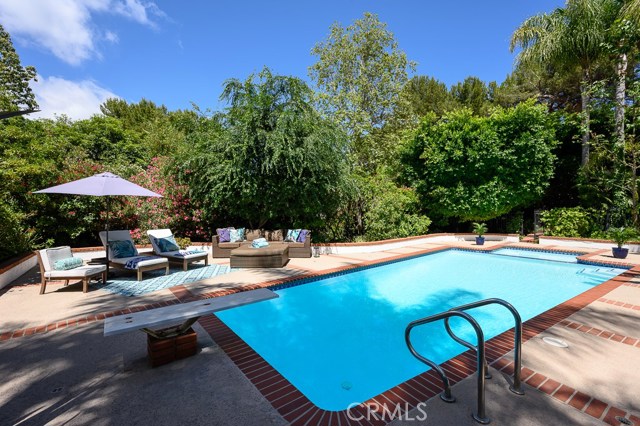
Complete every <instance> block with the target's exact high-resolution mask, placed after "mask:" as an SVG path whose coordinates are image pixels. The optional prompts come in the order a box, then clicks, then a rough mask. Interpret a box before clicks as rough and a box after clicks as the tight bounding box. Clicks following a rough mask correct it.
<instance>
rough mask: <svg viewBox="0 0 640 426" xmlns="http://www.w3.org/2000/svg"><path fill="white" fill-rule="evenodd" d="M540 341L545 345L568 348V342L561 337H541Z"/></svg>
mask: <svg viewBox="0 0 640 426" xmlns="http://www.w3.org/2000/svg"><path fill="white" fill-rule="evenodd" d="M542 341H543V342H545V343H546V344H547V345H551V346H555V347H556V348H568V347H569V344H568V343H567V342H565V341H564V340H562V339H557V338H555V337H549V336H546V337H543V338H542Z"/></svg>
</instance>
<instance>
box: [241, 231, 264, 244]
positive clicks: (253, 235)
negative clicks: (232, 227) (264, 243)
mask: <svg viewBox="0 0 640 426" xmlns="http://www.w3.org/2000/svg"><path fill="white" fill-rule="evenodd" d="M244 237H245V238H246V239H247V241H253V240H255V239H258V238H263V237H262V231H261V230H260V229H245V231H244Z"/></svg>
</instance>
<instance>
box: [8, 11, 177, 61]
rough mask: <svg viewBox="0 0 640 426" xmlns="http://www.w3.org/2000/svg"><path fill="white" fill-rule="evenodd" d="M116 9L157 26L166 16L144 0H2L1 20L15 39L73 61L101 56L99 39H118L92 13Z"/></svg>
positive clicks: (145, 23)
mask: <svg viewBox="0 0 640 426" xmlns="http://www.w3.org/2000/svg"><path fill="white" fill-rule="evenodd" d="M97 13H113V14H117V15H120V16H123V17H125V18H127V19H130V20H133V21H135V22H137V23H139V24H142V25H147V26H150V27H155V26H156V24H155V22H154V21H153V19H152V18H165V17H166V15H165V14H164V12H162V11H161V10H160V9H159V8H158V6H156V4H155V3H152V2H143V1H142V0H18V1H17V0H0V21H1V22H2V25H3V26H4V27H5V29H6V30H7V31H8V32H9V33H10V34H11V35H12V36H13V37H14V38H16V39H18V40H20V41H24V42H26V43H31V44H36V45H38V46H41V47H44V48H45V49H47V50H49V51H51V53H53V54H54V55H55V56H57V57H58V58H60V59H61V60H63V61H64V62H67V63H69V64H71V65H78V64H80V63H82V62H83V61H85V60H87V59H89V58H92V57H100V54H99V52H98V50H97V46H96V42H97V41H98V40H100V39H102V38H104V39H106V40H107V41H109V42H114V40H117V34H116V33H114V32H113V31H106V32H104V31H100V30H98V29H96V25H95V24H94V22H93V15H94V14H97Z"/></svg>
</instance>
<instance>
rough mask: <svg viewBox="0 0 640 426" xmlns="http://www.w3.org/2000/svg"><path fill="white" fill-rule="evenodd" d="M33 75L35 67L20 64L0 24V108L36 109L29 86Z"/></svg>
mask: <svg viewBox="0 0 640 426" xmlns="http://www.w3.org/2000/svg"><path fill="white" fill-rule="evenodd" d="M35 77H36V69H35V68H34V67H32V66H27V67H23V66H22V65H21V64H20V57H19V56H18V54H17V53H16V50H15V49H14V47H13V43H12V42H11V37H10V36H9V33H7V32H6V31H5V29H4V27H3V26H2V25H0V110H2V111H16V110H20V109H22V108H25V109H29V110H35V109H38V103H37V102H36V99H35V96H34V95H33V92H32V91H31V88H30V87H29V81H31V80H35Z"/></svg>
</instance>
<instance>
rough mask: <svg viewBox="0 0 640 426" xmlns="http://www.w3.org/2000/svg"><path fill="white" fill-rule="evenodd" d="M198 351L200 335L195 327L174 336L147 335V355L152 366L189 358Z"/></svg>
mask: <svg viewBox="0 0 640 426" xmlns="http://www.w3.org/2000/svg"><path fill="white" fill-rule="evenodd" d="M197 352H198V335H197V334H196V332H195V330H194V329H193V328H189V329H188V330H187V331H186V332H184V333H183V334H180V335H178V336H173V337H166V338H157V337H154V336H151V335H147V355H148V358H149V364H151V367H153V368H155V367H159V366H161V365H165V364H169V363H170V362H172V361H175V360H178V359H183V358H187V357H190V356H193V355H195V354H196V353H197Z"/></svg>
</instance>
